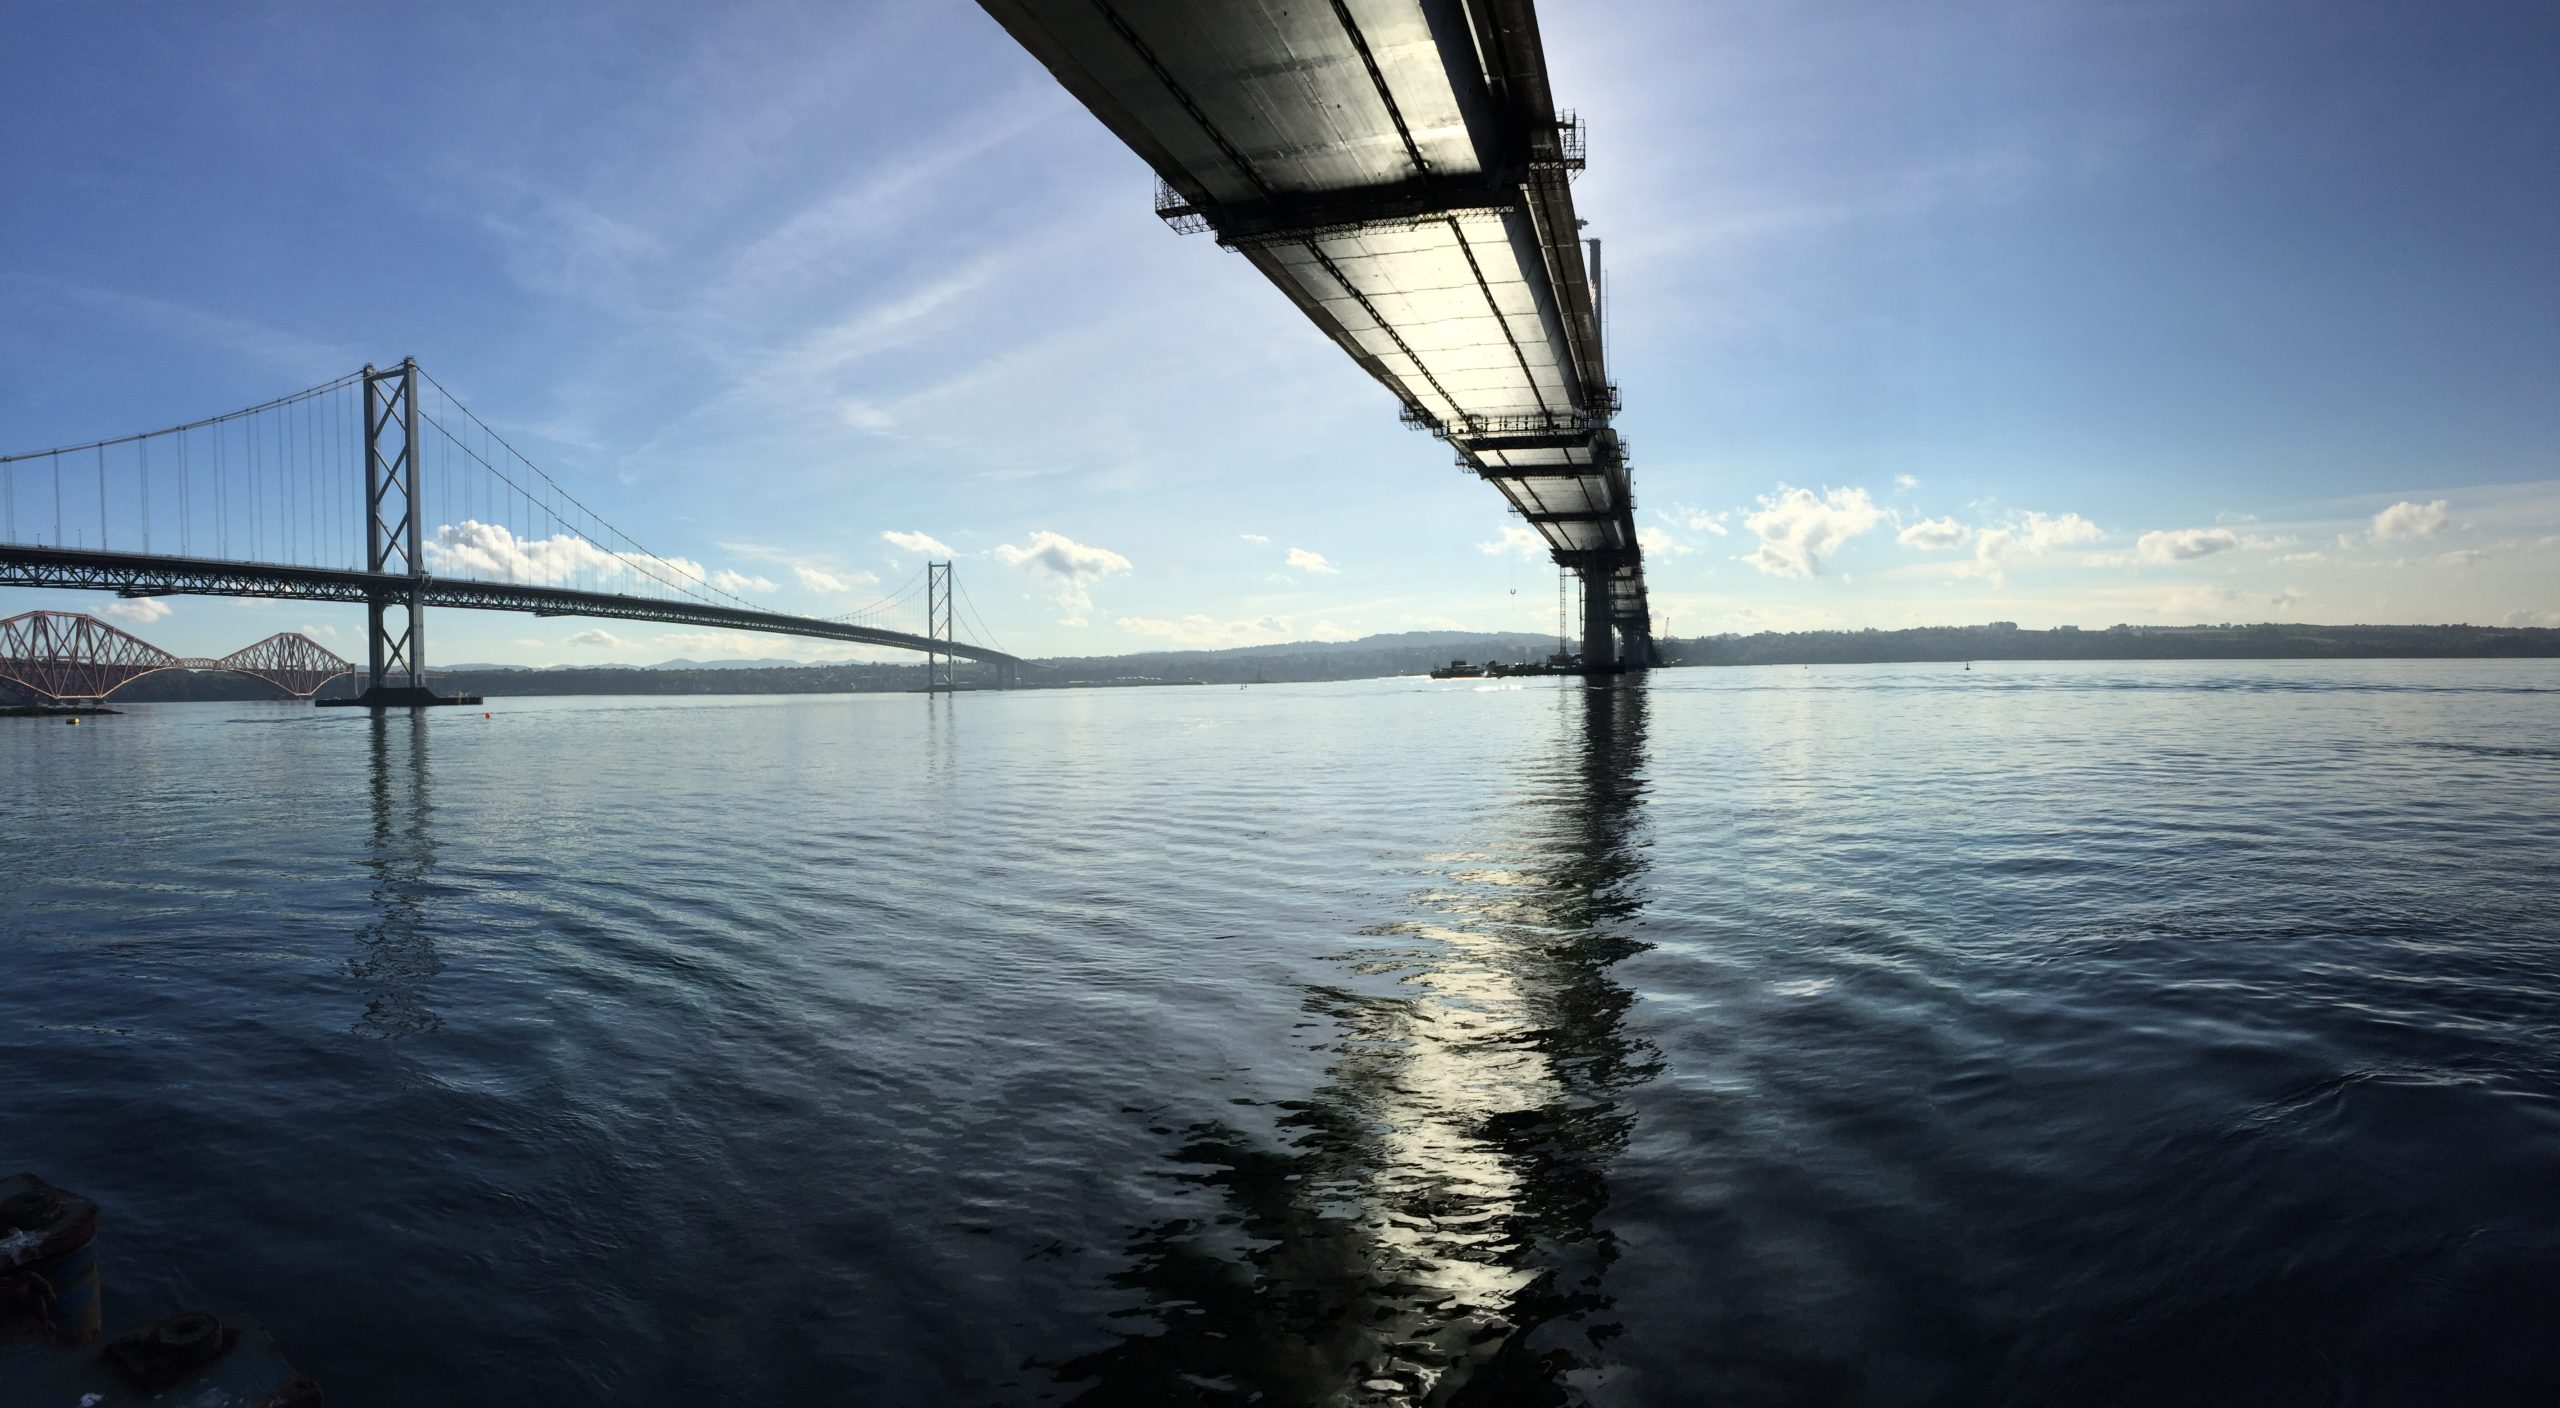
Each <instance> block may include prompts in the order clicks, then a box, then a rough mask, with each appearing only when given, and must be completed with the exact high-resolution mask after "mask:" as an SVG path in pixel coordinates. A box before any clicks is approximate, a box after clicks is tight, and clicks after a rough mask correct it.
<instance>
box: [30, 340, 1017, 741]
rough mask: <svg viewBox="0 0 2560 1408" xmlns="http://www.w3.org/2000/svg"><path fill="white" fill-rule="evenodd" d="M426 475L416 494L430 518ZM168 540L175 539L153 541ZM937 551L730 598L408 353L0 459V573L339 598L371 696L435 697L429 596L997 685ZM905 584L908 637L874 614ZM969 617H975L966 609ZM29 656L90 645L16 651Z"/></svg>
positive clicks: (736, 585)
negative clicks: (824, 593) (907, 660)
mask: <svg viewBox="0 0 2560 1408" xmlns="http://www.w3.org/2000/svg"><path fill="white" fill-rule="evenodd" d="M431 396H432V404H431V403H430V398H431ZM66 472H67V473H66ZM429 485H432V486H433V488H434V492H435V497H436V498H437V501H438V502H437V504H436V505H435V506H434V510H433V511H434V512H435V515H436V517H435V520H434V525H435V526H434V527H433V528H432V529H431V528H430V527H429V517H428V515H429V513H430V505H429V503H428V486H429ZM155 489H156V491H157V492H156V494H155ZM155 501H156V502H155ZM92 505H94V506H95V510H96V511H95V514H94V516H91V514H90V507H91V506H92ZM75 533H77V534H78V535H79V536H80V538H81V539H82V541H77V542H75V541H73V537H74V534H75ZM155 534H157V535H158V536H157V537H156V538H155ZM173 539H174V540H175V544H176V546H177V549H178V550H177V551H176V552H174V553H173V552H169V551H165V550H155V548H158V547H160V546H161V545H165V544H169V543H170V542H171V541H172V540H173ZM199 543H201V544H204V545H206V546H207V547H209V548H211V549H212V551H213V555H211V556H207V555H204V554H203V553H200V552H199V551H197V549H196V547H195V545H196V544H199ZM92 544H94V546H92ZM134 546H139V547H140V549H141V550H140V551H138V552H137V551H133V550H132V549H133V547H134ZM951 568H952V564H950V563H948V562H933V563H928V564H926V566H925V569H924V571H923V572H922V573H920V574H919V577H918V579H917V581H915V582H911V583H909V585H908V588H907V589H906V590H904V591H902V592H897V593H893V594H892V595H891V596H890V597H889V598H887V599H884V600H883V601H880V602H877V603H874V604H872V605H871V606H869V607H864V608H861V609H858V610H856V611H853V612H850V613H847V615H845V616H842V617H836V618H819V617H811V616H794V615H789V614H786V613H783V612H779V611H768V610H766V609H764V608H762V607H760V606H758V605H756V604H755V603H753V602H750V601H747V600H745V599H743V598H741V597H739V596H738V595H737V594H736V593H737V591H738V590H741V589H743V588H744V587H745V585H746V584H747V583H748V582H749V581H750V580H751V579H748V578H745V577H743V576H741V575H740V574H736V573H720V574H713V573H710V572H708V571H706V569H704V568H703V567H702V565H701V564H699V563H693V562H688V561H686V560H684V559H682V558H672V557H667V556H664V555H661V554H658V553H655V552H651V551H649V550H648V549H647V548H645V547H642V546H641V545H640V544H639V543H638V542H636V541H634V540H633V539H632V538H631V536H630V535H629V534H627V533H624V532H622V531H621V530H620V529H618V528H615V527H614V526H613V525H612V524H610V523H607V522H605V521H604V520H603V519H602V518H601V517H600V516H598V515H597V514H596V513H595V511H594V510H592V509H590V508H588V507H587V506H586V505H585V504H583V503H581V502H579V500H578V498H577V496H576V495H574V494H572V493H571V492H569V490H568V489H567V488H566V487H564V486H563V485H561V484H560V483H559V482H558V481H557V480H554V479H552V478H551V477H550V476H549V475H548V474H545V473H543V471H542V470H541V469H540V468H539V467H538V466H536V465H534V464H533V463H532V462H531V461H530V460H527V459H526V458H525V457H524V456H523V455H522V454H521V453H519V452H518V451H517V450H516V449H515V448H514V447H513V446H512V445H509V444H508V443H507V441H506V438H505V437H504V436H502V435H500V434H499V433H498V432H497V431H496V430H495V429H494V428H493V427H491V426H490V425H489V424H488V423H487V422H485V421H482V420H481V419H480V418H479V417H477V416H475V415H473V414H472V413H471V411H470V409H469V408H468V407H466V406H464V405H462V404H461V403H460V402H459V401H456V400H455V399H454V398H453V396H452V394H451V393H450V392H448V391H446V390H445V389H444V387H443V386H442V385H440V384H438V383H437V382H436V381H435V379H434V378H432V377H430V376H428V375H426V373H425V372H424V371H422V370H421V369H420V368H419V367H418V364H417V363H416V362H415V361H414V360H405V361H403V362H401V363H400V365H399V366H397V367H394V368H390V369H387V370H378V369H376V368H374V367H371V366H367V367H365V368H363V369H362V370H361V371H358V372H354V373H351V374H349V375H346V376H342V377H339V378H337V379H336V380H334V381H330V382H328V383H325V384H323V385H321V386H317V387H313V388H311V389H309V390H307V391H299V392H296V393H294V394H292V395H290V396H285V397H281V398H279V399H277V400H274V401H269V402H266V403H264V404H262V405H257V406H251V407H249V408H247V409H245V410H239V411H232V412H229V413H227V414H224V415H218V416H212V417H208V418H206V419H204V420H199V421H194V422H191V423H188V424H185V425H177V426H171V427H168V428H167V429H164V430H154V431H146V432H143V433H141V434H137V435H124V436H119V437H116V438H114V439H109V440H97V441H91V442H89V443H87V444H83V445H68V446H63V447H61V448H58V449H52V450H35V451H30V452H26V453H22V454H13V455H0V587H57V588H68V589H72V590H86V591H107V592H114V593H116V594H117V595H119V596H124V597H160V596H239V597H269V598H276V599H280V600H287V601H323V602H347V603H351V604H361V605H363V606H364V608H365V616H366V621H365V625H366V631H365V636H366V658H365V661H364V663H363V666H362V668H361V670H360V671H359V673H361V674H362V676H363V678H364V682H365V689H364V691H363V693H362V694H361V695H359V696H358V702H360V703H364V704H369V705H372V706H374V707H377V708H396V707H415V706H420V705H426V704H437V703H444V702H448V701H446V700H443V699H441V698H439V697H437V696H436V695H435V694H434V692H433V691H432V690H431V689H430V688H429V687H428V683H427V669H426V628H425V618H426V612H427V608H429V607H431V606H435V607H464V608H469V609H471V610H477V611H522V612H527V613H529V614H532V615H536V616H591V617H598V618H601V619H604V620H612V621H654V622H658V623H661V624H666V625H681V626H705V627H710V628H713V629H719V630H735V631H758V632H763V633H766V634H769V635H785V636H793V637H797V638H800V639H804V640H833V641H846V642H850V643H853V644H857V645H876V646H886V647H889V648H892V649H897V650H912V651H916V652H918V653H920V654H922V655H923V656H924V657H925V687H926V689H927V690H928V691H929V692H938V691H941V690H946V689H950V688H953V687H954V680H953V678H952V672H951V662H952V661H953V660H954V659H963V660H973V661H978V662H981V663H983V664H987V665H990V666H993V667H994V674H995V679H996V683H997V684H998V686H999V687H1005V686H1010V685H1012V684H1014V683H1017V682H1018V681H1017V671H1018V669H1019V667H1020V665H1021V663H1022V662H1021V661H1020V660H1019V659H1017V658H1016V657H1014V656H1013V655H1011V654H1009V653H1007V652H1005V651H1003V650H1000V649H997V648H995V647H994V646H992V645H988V644H983V643H980V642H976V641H970V640H964V639H961V638H960V619H961V617H962V615H963V614H964V607H965V614H967V615H969V616H972V617H974V616H975V614H976V610H975V607H974V606H966V605H965V603H966V593H965V592H961V591H959V590H958V589H957V582H956V579H955V578H954V576H953V574H952V570H951ZM865 580H868V578H867V577H866V578H865ZM582 583H584V584H592V585H594V586H605V585H610V586H613V587H616V588H622V587H628V588H630V589H629V590H610V591H607V590H593V589H590V586H589V585H582ZM919 584H920V585H921V587H922V590H923V595H924V602H923V605H924V620H925V629H924V631H923V632H922V633H921V634H919V633H916V632H913V631H905V630H897V629H893V628H890V627H888V626H885V625H881V624H878V622H879V620H880V619H881V618H882V616H883V615H884V614H885V613H887V612H890V611H894V610H896V609H898V608H899V607H900V605H901V604H902V603H903V602H905V601H906V600H907V599H908V597H910V596H912V595H913V592H914V589H915V588H916V587H917V586H918V585H919ZM771 586H772V584H771V583H769V582H767V583H762V584H761V585H760V586H759V587H758V588H757V589H759V590H762V589H769V588H770V587H771ZM61 614H62V613H36V615H37V616H38V617H51V616H55V615H61ZM19 619H21V620H26V619H29V618H19ZM64 619H65V620H69V621H79V620H86V619H88V618H83V617H72V616H64ZM92 624H94V625H95V627H96V631H99V632H109V633H114V628H113V627H111V626H107V625H105V624H104V623H102V622H95V623H92ZM978 628H979V631H980V632H981V633H985V630H986V626H985V622H984V621H979V622H978ZM65 629H66V630H72V631H73V632H74V634H75V635H76V634H79V632H80V631H82V630H85V629H86V628H74V627H65ZM130 639H131V638H129V637H128V638H125V640H130ZM294 639H296V640H299V639H300V637H294ZM80 640H81V641H84V642H87V643H89V644H93V645H96V646H97V647H98V649H99V652H100V654H99V658H106V657H115V658H118V659H123V658H124V656H128V655H129V656H131V657H132V658H131V659H130V660H127V661H126V662H125V663H126V664H128V665H132V666H135V667H137V668H138V667H139V666H140V665H142V664H145V663H148V664H149V666H150V668H151V669H176V668H190V669H192V668H232V666H230V665H226V664H222V663H221V662H212V663H210V664H208V663H206V662H195V661H184V660H180V659H179V657H176V656H172V655H168V654H167V652H164V651H160V650H158V648H157V647H153V646H149V645H145V644H143V643H142V642H140V641H132V645H133V646H136V647H139V649H140V650H141V651H142V652H144V654H135V653H134V652H133V651H132V650H129V649H127V647H126V645H125V643H124V641H121V640H114V639H109V638H108V637H107V636H102V635H97V634H95V633H94V632H91V633H89V634H87V635H81V636H80ZM270 644H271V643H270ZM305 644H308V642H305ZM282 648H283V647H276V649H282ZM312 649H314V650H317V649H318V647H316V646H314V647H312ZM119 652H121V654H119ZM323 653H325V652H323ZM146 656H147V657H149V658H148V659H146ZM39 657H41V658H46V659H55V660H57V662H58V661H60V660H72V659H87V658H90V657H89V655H87V654H83V653H81V652H79V651H74V652H72V653H71V654H68V655H63V654H61V653H59V652H56V653H55V654H54V655H46V654H45V653H44V652H42V651H39V652H38V654H37V656H31V657H29V658H39ZM229 659H230V657H225V660H229ZM329 659H330V660H332V661H335V660H336V657H335V656H330V657H329ZM338 663H339V664H345V663H346V662H343V661H340V662H338ZM46 668H48V669H50V668H55V667H54V666H47V667H46ZM296 668H300V666H299V665H297V666H296ZM146 673H147V671H146ZM244 673H250V672H244ZM136 677H138V676H136ZM295 678H299V676H295ZM331 678H334V675H332V676H331ZM313 687H314V688H315V689H316V688H317V686H316V685H314V686H313ZM287 688H288V692H298V693H304V694H308V693H309V691H297V690H292V689H291V688H290V687H289V686H288V687H287Z"/></svg>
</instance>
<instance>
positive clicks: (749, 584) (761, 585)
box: [711, 567, 774, 596]
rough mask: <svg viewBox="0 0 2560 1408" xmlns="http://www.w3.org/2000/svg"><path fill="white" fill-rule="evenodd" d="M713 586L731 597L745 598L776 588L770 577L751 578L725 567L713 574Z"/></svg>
mask: <svg viewBox="0 0 2560 1408" xmlns="http://www.w3.org/2000/svg"><path fill="white" fill-rule="evenodd" d="M711 585H713V586H715V587H717V588H719V589H720V590H722V591H724V592H727V593H728V594H729V595H731V596H744V595H746V594H747V593H748V592H769V591H772V590H773V588H774V582H773V580H772V579H771V578H769V577H750V576H748V575H747V574H746V573H744V572H732V571H730V570H729V569H728V568H725V567H724V568H721V569H720V570H719V571H717V572H714V573H712V574H711Z"/></svg>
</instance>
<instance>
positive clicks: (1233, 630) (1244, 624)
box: [1118, 612, 1359, 650]
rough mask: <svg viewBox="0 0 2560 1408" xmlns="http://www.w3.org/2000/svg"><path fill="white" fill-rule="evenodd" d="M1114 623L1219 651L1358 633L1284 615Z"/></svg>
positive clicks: (1142, 618)
mask: <svg viewBox="0 0 2560 1408" xmlns="http://www.w3.org/2000/svg"><path fill="white" fill-rule="evenodd" d="M1118 624H1119V626H1120V629H1122V630H1124V631H1131V632H1134V633H1136V634H1138V635H1142V636H1151V637H1154V638H1155V639H1158V640H1163V641H1169V642H1171V643H1172V644H1174V645H1178V646H1181V647H1183V648H1184V649H1186V650H1223V649H1226V648H1228V647H1231V646H1238V645H1277V644H1279V643H1281V642H1283V641H1297V640H1351V639H1353V638H1354V637H1356V636H1357V635H1358V634H1359V633H1358V632H1356V631H1352V630H1348V629H1346V628H1344V627H1342V626H1340V625H1337V624H1335V623H1334V622H1332V621H1318V622H1316V623H1315V624H1313V625H1311V626H1300V625H1298V624H1296V622H1294V621H1293V620H1292V619H1291V618H1289V617H1287V616H1254V617H1248V618H1245V619H1241V620H1230V621H1221V620H1218V619H1217V618H1215V617H1211V616H1203V615H1200V614H1198V613H1196V612H1195V613H1193V614H1191V615H1188V616H1185V617H1183V618H1181V619H1180V620H1178V621H1168V620H1165V619H1162V618H1160V617H1153V616H1123V617H1121V618H1120V619H1119V623H1118Z"/></svg>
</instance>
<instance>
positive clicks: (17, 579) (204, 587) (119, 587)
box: [0, 544, 1021, 665]
mask: <svg viewBox="0 0 2560 1408" xmlns="http://www.w3.org/2000/svg"><path fill="white" fill-rule="evenodd" d="M0 586H5V587H61V588H68V589H71V590H77V591H102V592H114V593H116V594H117V595H119V596H127V597H136V596H237V597H267V598H273V599H278V600H287V601H325V602H369V601H371V600H372V599H373V597H374V596H375V595H376V594H377V593H399V594H403V595H404V596H407V595H410V594H411V593H413V592H414V597H413V598H412V599H414V600H415V601H416V602H417V604H418V605H419V606H420V607H421V608H424V607H428V606H438V607H445V606H449V607H456V608H460V609H464V610H472V611H519V612H524V613H527V614H530V615H538V616H589V617H595V618H598V619H601V620H609V621H651V622H657V623H660V624H664V625H674V626H707V627H712V628H716V629H724V630H738V631H757V632H762V633H764V634H767V635H786V636H799V637H801V638H803V639H807V640H840V641H850V642H853V643H855V644H858V645H878V646H886V647H889V648H892V649H897V650H913V651H919V652H930V651H936V650H941V651H946V652H947V653H949V654H952V655H955V656H958V657H959V658H961V659H963V660H976V661H981V662H985V663H990V664H1015V665H1018V664H1020V663H1021V660H1020V658H1019V657H1017V656H1013V655H1008V654H1006V653H1005V652H1003V651H1001V650H989V649H987V648H986V647H984V646H978V645H971V644H969V643H968V642H966V641H957V640H955V641H949V642H934V641H930V640H927V639H926V638H925V637H923V636H920V635H914V634H911V633H909V632H906V631H887V630H881V629H879V628H877V627H872V626H854V625H848V624H846V623H844V622H842V621H823V620H818V619H816V618H814V617H807V616H787V615H784V614H782V613H781V612H777V611H756V610H753V609H749V608H744V607H732V606H713V605H710V604H708V603H704V602H691V601H687V602H674V601H653V600H650V599H649V598H647V597H635V596H618V595H615V594H613V593H611V592H585V591H575V590H571V589H569V588H566V587H544V586H529V585H523V584H518V583H508V582H475V581H470V580H467V579H463V578H456V577H415V578H411V577H392V576H384V575H380V574H376V573H372V572H359V571H355V570H353V569H350V568H343V567H286V566H277V565H273V564H268V563H258V562H224V561H217V560H212V559H206V558H183V557H159V556H152V555H149V554H145V553H109V552H90V551H85V550H81V549H72V548H44V547H19V546H15V545H8V544H0Z"/></svg>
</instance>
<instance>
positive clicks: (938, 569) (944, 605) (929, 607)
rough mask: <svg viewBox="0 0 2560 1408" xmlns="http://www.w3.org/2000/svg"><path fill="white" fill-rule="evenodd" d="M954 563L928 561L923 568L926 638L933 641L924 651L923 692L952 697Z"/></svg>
mask: <svg viewBox="0 0 2560 1408" xmlns="http://www.w3.org/2000/svg"><path fill="white" fill-rule="evenodd" d="M952 627H953V623H952V609H951V564H950V563H948V562H928V563H926V564H925V565H924V635H925V639H927V640H929V641H932V642H933V648H932V649H930V650H927V651H926V652H925V657H924V692H925V693H927V694H949V693H951V692H952V684H951V638H952Z"/></svg>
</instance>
